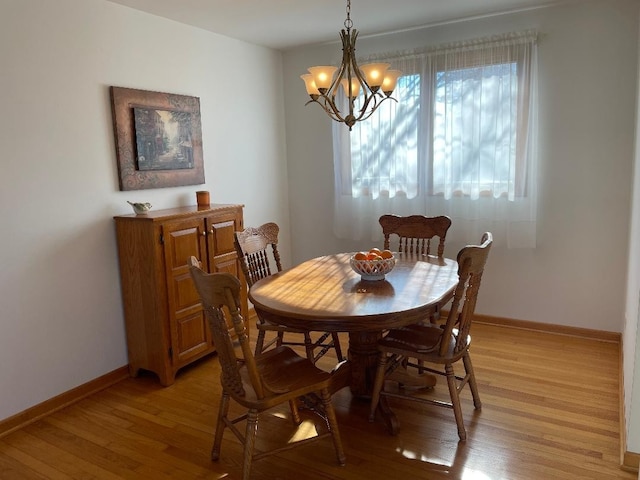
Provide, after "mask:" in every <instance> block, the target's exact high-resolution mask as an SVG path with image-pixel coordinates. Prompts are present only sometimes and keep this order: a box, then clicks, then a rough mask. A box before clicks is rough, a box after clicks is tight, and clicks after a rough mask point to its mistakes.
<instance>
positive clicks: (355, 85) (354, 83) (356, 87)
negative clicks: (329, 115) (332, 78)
mask: <svg viewBox="0 0 640 480" xmlns="http://www.w3.org/2000/svg"><path fill="white" fill-rule="evenodd" d="M340 84H341V85H342V88H343V89H344V94H345V95H346V96H347V98H356V97H357V96H358V95H360V82H359V81H358V79H357V78H355V77H354V78H352V79H351V95H349V80H348V79H346V78H343V79H342V80H340Z"/></svg>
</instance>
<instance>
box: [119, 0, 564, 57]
mask: <svg viewBox="0 0 640 480" xmlns="http://www.w3.org/2000/svg"><path fill="white" fill-rule="evenodd" d="M109 1H111V2H113V3H118V4H120V5H125V6H128V7H131V8H134V9H136V10H141V11H144V12H148V13H151V14H153V15H157V16H160V17H164V18H168V19H171V20H175V21H177V22H180V23H184V24H187V25H192V26H194V27H199V28H202V29H205V30H209V31H211V32H215V33H219V34H221V35H225V36H227V37H231V38H235V39H238V40H243V41H246V42H249V43H253V44H257V45H264V46H266V47H270V48H274V49H277V50H287V49H290V48H293V47H298V46H302V45H309V44H314V43H324V42H327V41H338V40H339V36H338V34H339V31H340V29H342V28H343V27H344V20H345V18H346V5H347V3H346V0H324V1H318V0H315V1H314V0H109ZM556 3H559V2H558V0H396V1H388V0H354V1H353V3H352V5H351V20H352V21H353V27H354V28H356V29H357V30H358V31H359V32H360V34H361V35H362V36H365V35H373V34H380V33H387V32H395V31H399V30H407V29H411V28H416V27H422V26H426V25H434V24H438V23H446V22H451V21H455V20H461V19H467V18H474V17H478V16H486V15H496V14H500V13H505V12H512V11H518V10H523V9H531V8H540V7H544V6H548V5H551V4H556Z"/></svg>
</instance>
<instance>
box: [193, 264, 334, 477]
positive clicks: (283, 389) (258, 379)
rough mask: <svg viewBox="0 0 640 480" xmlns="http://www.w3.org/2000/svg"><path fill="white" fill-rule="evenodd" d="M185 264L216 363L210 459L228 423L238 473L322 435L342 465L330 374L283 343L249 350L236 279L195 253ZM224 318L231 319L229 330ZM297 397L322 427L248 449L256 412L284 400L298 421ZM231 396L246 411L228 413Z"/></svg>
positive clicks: (215, 454)
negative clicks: (207, 266) (236, 445)
mask: <svg viewBox="0 0 640 480" xmlns="http://www.w3.org/2000/svg"><path fill="white" fill-rule="evenodd" d="M189 268H190V273H191V276H192V278H193V281H194V283H195V286H196V290H197V291H198V294H199V295H200V299H201V301H202V305H203V307H204V311H205V315H206V318H207V321H208V323H209V327H210V328H211V333H212V336H213V340H214V343H215V346H216V351H217V353H218V355H217V357H218V359H219V361H220V366H221V368H222V373H221V375H220V383H221V384H222V398H221V400H220V407H219V410H218V419H217V424H216V430H215V435H214V441H213V448H212V450H211V459H212V460H218V459H219V458H220V449H221V445H222V436H223V433H224V430H225V428H229V430H231V431H232V432H233V433H234V434H235V436H236V437H237V438H238V440H240V442H241V443H242V445H243V448H244V459H243V463H242V478H243V479H248V478H249V476H250V472H251V464H252V461H253V460H259V459H260V458H263V457H266V456H268V455H273V454H276V453H279V452H282V451H285V450H289V449H290V448H293V447H294V446H299V445H302V444H307V443H309V442H312V441H315V440H319V439H321V438H324V437H327V436H330V437H331V438H332V440H333V445H334V448H335V452H336V457H337V459H338V463H339V464H340V465H344V464H345V461H346V460H345V454H344V450H343V447H342V442H341V440H340V434H339V432H338V424H337V421H336V415H335V411H334V409H333V405H332V403H331V395H330V393H329V383H330V380H331V374H330V373H328V372H325V371H323V370H321V369H319V368H317V367H316V366H315V365H314V364H313V363H311V362H310V361H309V360H308V359H307V358H305V357H301V356H299V355H298V354H297V353H295V352H294V351H293V350H292V349H291V348H289V347H285V346H278V347H276V348H274V349H271V350H269V351H268V352H265V353H263V354H262V355H259V356H254V355H253V352H252V351H251V348H250V346H249V338H248V336H247V328H246V325H245V322H244V318H243V317H242V315H241V314H240V282H239V280H238V279H237V278H236V277H234V276H233V275H231V274H229V273H205V272H204V271H202V270H201V268H200V265H199V262H198V260H197V259H196V258H195V257H191V258H190V261H189ZM230 323H231V324H232V325H233V326H232V328H231V331H230V330H229V324H230ZM232 334H233V335H234V336H235V337H236V338H235V339H234V338H233V337H232ZM234 340H237V344H239V349H238V348H235V347H234ZM299 398H307V399H308V401H307V402H305V403H306V404H307V405H311V407H310V408H313V409H314V410H315V412H316V413H318V414H319V415H321V417H322V418H323V419H324V420H325V422H326V428H327V431H326V432H323V433H318V435H316V436H313V437H309V438H306V439H303V440H298V441H295V442H293V441H290V442H289V443H288V444H286V445H284V446H282V447H278V448H273V449H271V450H268V451H263V452H259V453H254V444H255V441H256V435H257V431H258V416H259V414H261V413H262V412H264V411H266V410H269V409H271V408H274V407H276V406H278V405H281V404H283V403H286V402H288V403H289V406H290V408H291V412H292V420H293V422H294V424H296V425H299V424H300V423H301V419H300V415H299V413H298V408H297V400H298V399H299ZM231 400H233V401H235V402H237V403H238V404H239V405H241V406H242V407H244V408H246V409H247V411H246V413H244V414H243V415H240V416H238V417H235V418H231V417H229V406H230V401H231ZM245 420H246V428H245V432H244V434H243V433H242V432H241V431H240V430H239V429H238V428H237V427H236V424H237V423H238V422H241V421H245Z"/></svg>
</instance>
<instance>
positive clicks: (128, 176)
mask: <svg viewBox="0 0 640 480" xmlns="http://www.w3.org/2000/svg"><path fill="white" fill-rule="evenodd" d="M110 95H111V108H112V114H113V130H114V135H115V144H116V158H117V164H118V177H119V185H120V190H123V191H125V190H143V189H149V188H164V187H179V186H184V185H200V184H203V183H204V161H203V156H202V126H201V122H200V99H199V98H198V97H192V96H186V95H177V94H172V93H163V92H154V91H148V90H137V89H132V88H124V87H116V86H112V87H110Z"/></svg>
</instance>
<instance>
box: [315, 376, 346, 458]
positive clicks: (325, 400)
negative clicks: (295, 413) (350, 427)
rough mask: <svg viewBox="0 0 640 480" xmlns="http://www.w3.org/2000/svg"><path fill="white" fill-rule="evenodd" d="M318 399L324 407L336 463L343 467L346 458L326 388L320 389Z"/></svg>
mask: <svg viewBox="0 0 640 480" xmlns="http://www.w3.org/2000/svg"><path fill="white" fill-rule="evenodd" d="M320 397H321V398H322V405H323V406H324V411H325V414H326V416H327V423H328V424H329V430H331V438H332V439H333V446H334V447H335V449H336V457H337V459H338V463H339V464H340V465H342V466H344V465H345V464H346V463H347V457H346V456H345V454H344V449H343V448H342V440H341V439H340V432H339V431H338V420H337V419H336V412H335V410H334V409H333V404H332V403H331V395H329V390H328V389H326V388H324V389H322V391H321V392H320Z"/></svg>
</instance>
